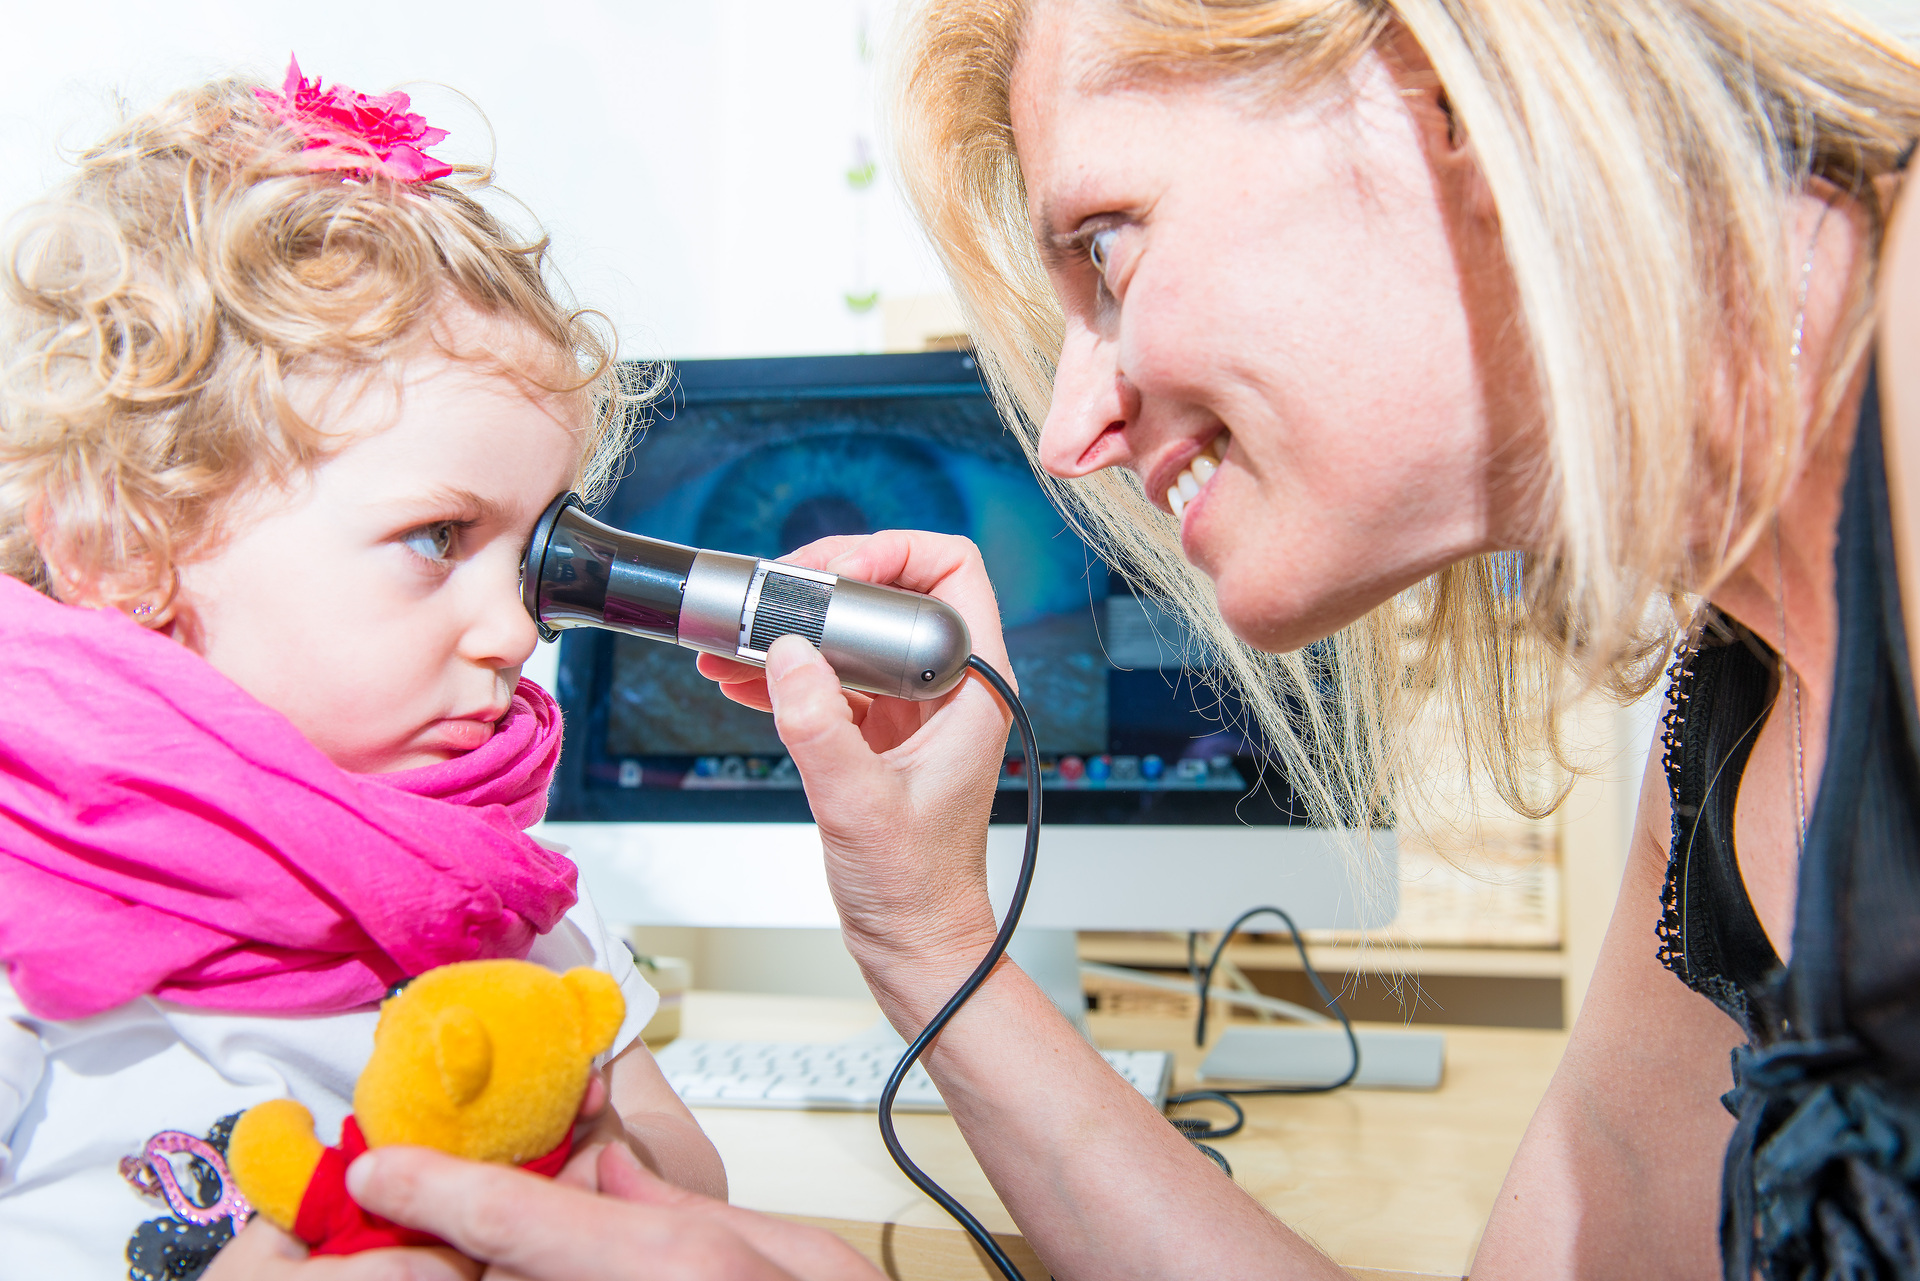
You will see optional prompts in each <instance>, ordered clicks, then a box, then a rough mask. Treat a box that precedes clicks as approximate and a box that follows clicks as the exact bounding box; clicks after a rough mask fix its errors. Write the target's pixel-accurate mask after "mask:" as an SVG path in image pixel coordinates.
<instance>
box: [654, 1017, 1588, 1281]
mask: <svg viewBox="0 0 1920 1281" xmlns="http://www.w3.org/2000/svg"><path fill="white" fill-rule="evenodd" d="M684 1017H685V1023H684V1028H685V1033H684V1034H685V1035H687V1036H690V1037H716V1038H733V1039H743V1040H745V1039H752V1040H768V1041H782V1040H790V1041H830V1040H837V1039H839V1038H841V1037H846V1036H851V1035H853V1034H855V1033H857V1032H860V1031H863V1030H865V1029H866V1028H868V1027H869V1026H871V1025H872V1023H873V1021H874V1020H875V1019H876V1018H878V1017H879V1012H878V1010H877V1009H876V1008H875V1007H874V1006H873V1004H872V1003H871V1002H867V1001H848V1000H831V999H822V998H811V997H777V996H749V995H742V994H735V993H719V992H694V993H690V994H689V995H688V997H687V1002H686V1012H685V1016H684ZM1091 1022H1092V1024H1093V1032H1094V1037H1095V1039H1096V1040H1097V1041H1098V1042H1099V1043H1100V1044H1101V1045H1103V1046H1106V1047H1108V1048H1112V1049H1164V1050H1173V1051H1175V1052H1176V1054H1177V1058H1178V1068H1177V1071H1176V1074H1175V1087H1176V1088H1178V1089H1184V1088H1189V1087H1190V1086H1191V1085H1192V1084H1193V1072H1194V1069H1195V1068H1196V1067H1197V1066H1198V1065H1199V1061H1200V1058H1201V1054H1200V1052H1199V1051H1198V1050H1195V1049H1193V1048H1192V1045H1191V1042H1192V1029H1191V1027H1190V1026H1189V1025H1187V1024H1185V1023H1183V1022H1176V1021H1173V1020H1166V1019H1128V1018H1101V1017H1098V1016H1095V1017H1094V1018H1093V1019H1092V1020H1091ZM1446 1035H1447V1066H1446V1077H1445V1080H1444V1082H1443V1083H1442V1085H1441V1088H1440V1089H1439V1090H1437V1091H1433V1092H1431V1093H1411V1092H1409V1093H1398V1092H1392V1091H1385V1090H1345V1091H1341V1092H1340V1093H1337V1094H1329V1095H1308V1096H1304V1097H1298V1098H1255V1099H1246V1100H1244V1101H1243V1102H1244V1104H1245V1106H1246V1110H1247V1128H1246V1129H1245V1130H1243V1131H1242V1132H1241V1133H1240V1134H1238V1135H1236V1136H1234V1137H1233V1138H1231V1139H1226V1140H1222V1141H1221V1142H1220V1143H1219V1144H1218V1145H1217V1146H1218V1147H1219V1149H1220V1151H1221V1152H1222V1153H1223V1154H1225V1156H1226V1158H1227V1160H1228V1161H1230V1162H1231V1163H1232V1164H1233V1169H1234V1176H1235V1178H1236V1179H1237V1181H1238V1182H1239V1183H1240V1186H1242V1187H1243V1188H1245V1189H1247V1191H1249V1192H1250V1193H1252V1194H1253V1195H1254V1196H1255V1197H1257V1198H1259V1200H1260V1201H1261V1202H1262V1203H1264V1204H1265V1205H1266V1206H1268V1207H1269V1208H1270V1209H1272V1210H1273V1212H1274V1213H1275V1214H1277V1215H1278V1216H1279V1217H1280V1218H1281V1219H1283V1220H1284V1221H1285V1222H1287V1223H1288V1224H1290V1225H1291V1226H1292V1227H1293V1228H1294V1229H1295V1230H1297V1231H1299V1232H1302V1233H1304V1234H1305V1235H1307V1236H1308V1237H1310V1238H1311V1239H1312V1240H1314V1241H1315V1242H1316V1243H1318V1244H1319V1246H1320V1247H1321V1248H1322V1249H1324V1250H1325V1251H1326V1252H1327V1253H1328V1254H1330V1255H1331V1256H1332V1257H1333V1258H1334V1259H1335V1260H1336V1261H1338V1262H1339V1263H1340V1264H1341V1265H1342V1266H1344V1267H1346V1268H1348V1269H1350V1270H1352V1271H1353V1272H1354V1274H1355V1276H1356V1277H1359V1278H1363V1279H1364V1281H1412V1279H1413V1278H1433V1277H1449V1278H1460V1277H1462V1276H1464V1275H1465V1274H1466V1270H1467V1267H1468V1264H1469V1263H1470V1262H1471V1261H1472V1258H1473V1252H1474V1249H1475V1247H1476V1246H1477V1245H1478V1243H1479V1239H1480V1229H1481V1226H1482V1225H1483V1224H1484V1223H1485V1221H1486V1217H1487V1214H1488V1212H1489V1211H1490V1210H1491V1209H1492V1207H1493V1202H1494V1198H1495V1196H1496V1195H1497V1194H1498V1193H1499V1189H1500V1182H1501V1180H1502V1178H1504V1177H1505V1175H1506V1171H1507V1165H1508V1164H1509V1162H1511V1161H1512V1159H1513V1153H1514V1150H1515V1148H1517V1147H1518V1146H1519V1143H1520V1135H1521V1132H1522V1131H1523V1130H1524V1129H1525V1128H1526V1124H1527V1119H1528V1117H1530V1116H1531V1115H1532V1113H1533V1109H1534V1107H1535V1106H1536V1105H1537V1104H1538V1103H1539V1101H1540V1096H1541V1095H1542V1094H1543V1093H1544V1092H1545V1090H1546V1087H1547V1080H1548V1078H1549V1077H1550V1076H1552V1074H1553V1069H1554V1066H1555V1065H1556V1064H1557V1063H1558V1062H1559V1060H1560V1053H1561V1050H1562V1049H1563V1048H1564V1047H1565V1045H1566V1037H1565V1035H1564V1034H1562V1033H1559V1032H1537V1031H1525V1030H1515V1029H1504V1028H1502V1029H1489V1028H1448V1029H1446ZM699 1117H700V1123H701V1125H703V1126H705V1127H706V1130H707V1133H708V1134H709V1135H711V1136H712V1138H713V1141H714V1143H715V1144H716V1145H717V1146H718V1147H719V1149H720V1155H721V1156H722V1157H723V1158H724V1159H725V1161H726V1164H727V1178H728V1181H729V1184H730V1186H731V1191H732V1197H733V1200H734V1202H735V1203H736V1204H738V1205H744V1206H749V1207H751V1208H753V1209H756V1210H764V1211H767V1212H769V1213H773V1214H779V1215H782V1216H786V1217H790V1218H797V1219H804V1220H807V1221H810V1222H816V1223H819V1224H821V1225H822V1226H825V1227H829V1228H832V1229H833V1230H834V1231H836V1232H838V1233H839V1234H840V1235H841V1236H843V1237H845V1238H846V1239H847V1240H849V1241H851V1242H852V1243H853V1244H854V1245H855V1246H856V1247H857V1248H859V1249H861V1250H862V1251H864V1252H865V1253H866V1254H867V1255H868V1257H870V1258H872V1259H874V1261H875V1262H876V1263H879V1264H880V1265H881V1267H882V1269H883V1270H884V1271H886V1272H887V1273H888V1274H889V1275H890V1276H893V1277H896V1278H898V1279H899V1281H923V1279H937V1281H947V1279H948V1278H952V1279H954V1281H958V1279H960V1278H967V1279H968V1281H972V1279H973V1278H980V1277H994V1276H997V1274H996V1273H993V1272H992V1270H991V1268H990V1266H989V1265H987V1264H986V1263H985V1262H984V1259H983V1258H982V1257H981V1256H980V1255H979V1254H978V1253H977V1252H976V1251H975V1249H974V1247H973V1245H972V1243H971V1242H970V1241H969V1240H968V1239H967V1238H966V1236H965V1235H964V1234H963V1233H961V1232H960V1230H959V1229H958V1228H956V1227H954V1226H953V1223H952V1220H950V1219H948V1218H947V1217H946V1215H945V1214H943V1213H942V1212H941V1211H940V1209H939V1208H938V1207H937V1206H935V1205H934V1204H933V1203H932V1202H931V1201H928V1200H927V1199H926V1197H924V1196H923V1195H921V1193H920V1192H919V1190H918V1189H916V1188H915V1187H914V1186H913V1185H912V1184H911V1183H908V1182H907V1180H906V1178H905V1177H904V1176H903V1175H901V1174H900V1172H899V1171H898V1170H897V1169H895V1168H894V1165H893V1162H892V1161H891V1160H890V1159H889V1158H888V1156H887V1153H886V1149H885V1148H884V1147H882V1146H881V1143H880V1135H879V1132H878V1130H877V1129H876V1128H875V1125H874V1118H873V1114H872V1113H857V1112H856V1113H848V1112H776V1111H751V1110H745V1109H725V1108H702V1109H700V1110H699ZM896 1123H897V1126H898V1129H899V1133H900V1138H901V1141H902V1142H903V1143H905V1144H906V1147H907V1150H908V1151H909V1152H911V1153H912V1154H913V1156H914V1159H915V1160H916V1161H918V1162H919V1163H920V1164H921V1165H922V1166H923V1167H924V1168H925V1169H926V1170H927V1172H928V1173H929V1174H931V1175H932V1176H933V1177H934V1178H935V1179H938V1180H939V1181H940V1183H941V1184H942V1185H944V1186H945V1187H946V1188H947V1189H948V1190H949V1191H951V1192H952V1193H953V1194H954V1195H955V1196H957V1197H958V1198H959V1199H960V1200H961V1202H963V1203H964V1204H965V1205H966V1206H967V1208H968V1209H970V1210H972V1211H973V1212H974V1214H976V1215H977V1216H979V1218H980V1220H981V1222H983V1223H985V1224H986V1225H987V1227H988V1228H989V1229H991V1230H992V1231H993V1232H995V1233H996V1234H1001V1233H1006V1234H1012V1233H1013V1232H1014V1231H1015V1229H1014V1225H1013V1221H1012V1219H1011V1218H1009V1217H1008V1215H1007V1212H1006V1210H1005V1209H1004V1208H1003V1207H1002V1206H1001V1205H1000V1202H999V1199H998V1198H997V1197H995V1196H994V1194H993V1189H992V1188H991V1187H990V1186H989V1185H988V1183H987V1180H986V1176H985V1175H983V1174H982V1173H981V1172H980V1167H979V1165H978V1164H977V1163H975V1161H974V1160H973V1157H972V1154H971V1153H969V1152H968V1150H967V1147H966V1144H965V1143H964V1142H963V1141H962V1140H961V1138H960V1132H959V1130H958V1129H957V1128H956V1127H955V1126H954V1124H953V1122H952V1120H951V1119H950V1118H948V1117H946V1116H926V1115H900V1116H898V1117H896ZM1010 1247H1011V1249H1012V1252H1013V1257H1014V1260H1015V1262H1016V1263H1018V1264H1019V1265H1020V1267H1021V1269H1022V1270H1023V1271H1025V1272H1026V1273H1027V1275H1028V1277H1029V1278H1030V1279H1031V1281H1039V1278H1041V1277H1044V1276H1045V1275H1046V1272H1045V1270H1044V1269H1042V1268H1040V1266H1039V1264H1038V1262H1037V1260H1035V1259H1034V1256H1033V1254H1032V1252H1031V1251H1030V1250H1028V1249H1027V1248H1026V1246H1025V1243H1024V1242H1019V1241H1017V1240H1016V1241H1015V1242H1012V1243H1010Z"/></svg>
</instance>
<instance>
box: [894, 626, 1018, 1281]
mask: <svg viewBox="0 0 1920 1281" xmlns="http://www.w3.org/2000/svg"><path fill="white" fill-rule="evenodd" d="M967 666H968V667H970V668H972V669H973V670H974V671H975V672H978V673H979V674H980V677H981V679H982V680H984V681H986V682H987V684H989V685H991V686H993V688H994V692H995V693H997V694H999V695H1000V701H1001V702H1003V703H1005V704H1006V705H1007V710H1008V711H1009V712H1011V713H1012V714H1013V722H1014V724H1015V725H1016V726H1018V727H1019V730H1020V745H1021V747H1023V748H1024V749H1025V750H1026V753H1027V843H1026V848H1025V849H1024V851H1022V853H1021V855H1020V877H1019V879H1018V880H1017V881H1016V882H1015V883H1014V887H1013V902H1012V903H1011V904H1010V905H1009V906H1008V907H1007V915H1006V919H1005V920H1003V921H1001V922H1000V932H999V933H998V934H996V935H994V938H993V946H992V947H989V948H988V949H987V954H986V955H985V956H984V957H982V958H981V959H980V964H979V965H977V966H975V967H974V971H973V973H972V974H970V975H968V976H967V981H966V982H965V983H962V984H961V985H960V990H959V991H957V992H955V993H954V994H953V996H952V998H951V999H950V1000H948V1002H947V1003H946V1004H945V1005H943V1006H941V1007H940V1012H939V1013H938V1014H936V1015H934V1016H933V1020H932V1021H931V1022H929V1023H928V1024H927V1025H926V1027H924V1028H922V1029H921V1030H920V1035H919V1036H917V1037H915V1038H914V1039H913V1044H912V1045H909V1046H908V1047H907V1052H906V1053H905V1054H903V1055H901V1056H900V1061H899V1062H898V1063H896V1064H894V1068H893V1075H891V1076H889V1077H888V1078H887V1086H886V1089H884V1090H882V1091H881V1092H880V1138H881V1141H882V1142H884V1143H885V1144H886V1145H887V1155H889V1156H891V1157H892V1158H893V1163H894V1164H895V1165H897V1166H899V1167H900V1172H901V1173H902V1174H904V1175H906V1176H907V1177H908V1178H909V1179H911V1180H913V1185H914V1186H915V1187H917V1188H919V1189H920V1190H921V1191H922V1192H924V1193H926V1194H927V1195H928V1196H930V1197H932V1198H933V1199H934V1201H935V1203H937V1204H938V1205H939V1207H940V1208H941V1209H942V1210H945V1211H946V1212H947V1213H948V1214H950V1215H952V1216H953V1219H954V1221H955V1222H956V1223H958V1224H959V1225H960V1226H961V1227H963V1228H965V1229H966V1231H967V1235H968V1236H970V1237H972V1238H973V1241H974V1244H975V1245H977V1246H979V1247H980V1248H981V1250H983V1251H984V1252H985V1253H986V1256H987V1257H988V1258H989V1259H992V1260H993V1266H994V1267H996V1268H998V1269H999V1270H1000V1275H1002V1276H1004V1277H1005V1278H1006V1279H1007V1281H1026V1278H1024V1277H1023V1276H1021V1275H1020V1269H1018V1268H1016V1267H1014V1266H1013V1260H1011V1259H1009V1258H1008V1257H1007V1254H1006V1251H1004V1250H1002V1249H1001V1248H1000V1243H999V1242H998V1241H995V1240H994V1239H993V1234H992V1233H990V1232H988V1231H987V1229H986V1228H985V1226H984V1225H982V1224H981V1222H980V1220H978V1219H976V1218H974V1217H973V1215H972V1214H971V1213H970V1212H969V1211H968V1210H967V1207H966V1206H964V1205H961V1204H960V1203H959V1202H958V1201H956V1200H955V1199H954V1198H953V1195H952V1194H951V1193H949V1192H948V1191H947V1190H946V1189H945V1188H943V1187H941V1186H940V1185H939V1184H938V1183H935V1182H934V1181H933V1179H932V1177H931V1176H929V1175H928V1174H927V1172H926V1171H925V1170H922V1169H921V1168H920V1167H919V1166H917V1165H915V1164H914V1163H913V1158H912V1157H910V1156H908V1155H907V1150H906V1149H905V1148H903V1147H901V1146H900V1136H899V1135H897V1134H895V1133H894V1132H893V1100H894V1096H895V1095H897V1094H898V1093H899V1092H900V1083H901V1082H902V1081H904V1080H906V1079H907V1073H908V1071H910V1070H911V1069H912V1067H913V1065H914V1063H915V1062H917V1061H918V1060H919V1058H920V1055H921V1054H922V1053H923V1052H924V1051H925V1050H926V1048H927V1044H928V1043H929V1042H930V1041H932V1040H933V1038H934V1037H936V1036H938V1035H940V1030H941V1029H942V1028H944V1027H946V1025H947V1024H948V1023H950V1022H952V1021H953V1016H954V1015H955V1014H958V1013H959V1012H960V1007H961V1006H963V1005H965V1004H966V1003H967V999H968V998H969V997H971V996H972V995H973V994H974V993H975V992H976V991H978V990H979V987H980V985H981V984H982V983H984V982H986V978H987V975H989V974H991V973H992V972H993V967H994V966H995V965H997V964H998V963H999V961H1000V958H1001V957H1002V956H1003V955H1005V954H1006V950H1007V944H1008V943H1010V942H1012V941H1013V931H1014V929H1015V928H1016V927H1017V926H1018V925H1019V924H1020V912H1021V910H1022V909H1023V908H1025V907H1026V905H1027V891H1028V890H1030V889H1032V888H1033V869H1034V864H1035V861H1036V858H1037V856H1038V854H1039V852H1040V770H1039V769H1038V762H1039V760H1040V749H1039V747H1038V745H1037V744H1036V742H1035V740H1034V737H1033V722H1032V721H1031V720H1030V719H1028V717H1027V709H1026V708H1025V707H1022V706H1021V705H1020V696H1019V695H1017V694H1015V693H1014V692H1013V686H1011V685H1009V684H1007V682H1006V679H1005V678H1004V677H1002V676H1001V675H1000V673H999V672H996V671H994V670H993V668H992V667H990V666H988V664H987V662H986V660H985V659H983V658H981V657H980V656H979V655H978V654H970V655H968V656H967Z"/></svg>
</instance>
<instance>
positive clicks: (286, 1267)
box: [200, 1214, 480, 1281]
mask: <svg viewBox="0 0 1920 1281" xmlns="http://www.w3.org/2000/svg"><path fill="white" fill-rule="evenodd" d="M200 1275H201V1277H202V1278H203V1281H474V1279H475V1278H476V1277H478V1276H479V1275H480V1265H479V1264H477V1263H475V1262H473V1261H472V1260H471V1259H466V1258H462V1257H461V1256H460V1255H458V1254H456V1253H455V1252H453V1251H452V1250H443V1249H436V1250H368V1251H366V1252H365V1253H362V1254H350V1255H344V1256H337V1257H330V1258H322V1259H310V1258H308V1257H307V1247H306V1246H304V1245H302V1244H301V1243H300V1242H299V1241H298V1240H296V1239H295V1238H293V1237H291V1236H289V1235H287V1234H286V1233H285V1232H282V1231H281V1230H280V1229H279V1228H277V1227H275V1226H274V1225H273V1224H272V1223H270V1222H268V1220H267V1218H266V1216H265V1215H260V1214H256V1215H254V1216H253V1220H252V1222H250V1223H248V1224H247V1226H246V1228H245V1230H244V1231H242V1232H241V1233H240V1234H239V1235H238V1236H236V1237H234V1239H233V1240H231V1241H229V1242H228V1243H227V1245H226V1248H225V1249H223V1250H221V1251H220V1253H219V1254H217V1255H215V1256H214V1258H213V1263H212V1264H211V1265H210V1266H209V1267H208V1268H207V1270H206V1271H205V1272H203V1273H201V1274H200Z"/></svg>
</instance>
